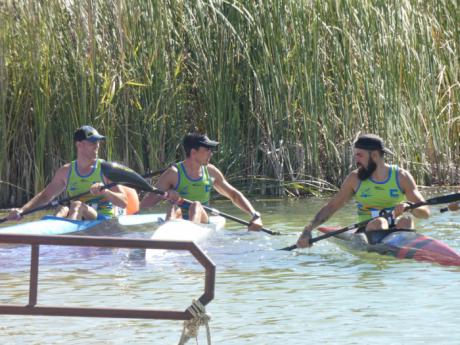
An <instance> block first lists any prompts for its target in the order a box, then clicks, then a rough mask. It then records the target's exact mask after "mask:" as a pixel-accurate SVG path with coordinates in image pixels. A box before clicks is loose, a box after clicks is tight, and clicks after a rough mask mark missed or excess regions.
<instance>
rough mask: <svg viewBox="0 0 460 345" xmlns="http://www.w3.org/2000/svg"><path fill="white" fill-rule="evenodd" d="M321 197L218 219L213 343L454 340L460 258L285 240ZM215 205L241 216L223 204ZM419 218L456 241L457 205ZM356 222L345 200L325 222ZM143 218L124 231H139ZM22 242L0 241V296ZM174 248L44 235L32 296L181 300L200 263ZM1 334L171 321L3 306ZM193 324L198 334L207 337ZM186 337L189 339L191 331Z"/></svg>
mask: <svg viewBox="0 0 460 345" xmlns="http://www.w3.org/2000/svg"><path fill="white" fill-rule="evenodd" d="M323 203H324V200H319V199H309V200H300V201H285V200H284V201H273V200H272V201H270V200H266V201H258V202H256V203H255V204H256V208H257V209H258V210H260V211H261V212H262V214H263V220H264V223H265V226H266V227H267V228H269V229H271V230H278V231H282V232H285V233H287V234H288V235H286V236H278V237H274V236H269V235H266V234H263V233H247V232H246V231H245V230H244V229H243V228H242V226H241V225H238V224H234V223H231V222H230V221H228V223H227V227H226V229H225V230H224V231H222V232H220V233H218V234H216V235H215V236H214V237H212V238H211V239H210V240H209V241H208V242H206V243H205V244H204V245H203V247H204V249H205V251H206V252H207V254H208V255H209V256H210V257H211V258H212V260H213V261H214V262H215V264H216V265H217V281H216V293H215V299H214V300H213V301H212V302H211V303H210V304H209V305H208V307H207V311H208V312H209V313H210V314H211V316H212V319H211V322H210V326H211V333H212V340H213V344H226V345H227V344H229V345H231V344H234V345H240V344H252V345H253V344H256V345H259V344H310V343H318V344H350V345H351V344H366V345H367V344H370V343H372V344H389V343H392V344H406V345H407V344H432V343H436V344H458V343H459V339H460V328H459V327H458V326H457V323H458V308H459V306H460V302H459V298H458V291H459V287H460V268H458V267H443V266H439V265H436V264H430V263H420V262H416V261H411V260H397V259H394V258H390V257H383V256H380V255H378V254H368V253H360V254H357V253H351V252H348V251H346V250H344V249H342V248H339V247H337V246H336V245H335V244H334V243H332V242H329V241H328V240H324V241H320V242H318V243H317V244H316V245H315V246H314V247H313V248H311V249H309V250H303V251H297V252H285V251H277V250H275V249H276V248H282V247H285V246H288V245H291V244H293V243H295V241H296V239H297V236H298V234H299V232H300V231H301V229H302V227H303V226H304V225H305V223H306V222H307V221H308V220H310V219H311V217H312V216H313V214H314V213H315V212H316V211H317V210H318V209H319V208H320V206H321V205H322V204H323ZM217 207H218V208H219V209H220V210H221V211H224V212H228V213H231V214H235V215H237V216H241V217H244V216H243V215H242V214H241V213H239V212H238V211H236V210H235V208H234V207H233V206H232V205H229V204H227V203H219V204H217ZM436 210H437V209H436V208H433V214H434V215H433V217H432V218H431V219H430V220H429V221H420V222H419V223H418V227H419V228H423V229H425V231H424V233H426V234H428V235H430V236H432V237H434V238H438V239H442V240H443V241H444V242H446V243H448V244H449V245H450V246H452V247H453V248H455V249H456V250H459V251H460V226H459V225H458V221H459V217H460V213H445V214H442V215H441V214H439V213H437V212H436ZM354 222H356V219H355V218H354V209H353V207H352V206H351V205H350V206H348V207H346V208H344V209H343V210H341V211H340V212H339V213H338V214H337V215H336V216H334V217H333V218H332V219H331V221H330V222H329V224H332V225H342V226H345V225H349V224H351V223H354ZM151 232H152V229H151V228H150V227H136V228H135V230H133V233H132V236H135V237H148V236H149V235H150V233H151ZM28 255H29V254H28V249H27V248H25V247H24V248H6V249H1V250H0V264H1V271H0V303H2V304H6V303H10V304H21V305H25V304H27V299H28V295H27V289H28V266H27V265H28ZM192 261H193V259H191V258H188V257H186V256H184V255H169V256H167V259H166V258H164V259H161V258H160V259H159V260H158V262H153V263H146V262H144V261H142V260H141V259H139V258H137V259H136V258H133V256H130V255H129V253H128V252H127V251H122V250H118V251H113V250H107V249H103V250H102V249H89V248H82V249H76V248H61V249H59V250H56V249H55V248H50V247H47V248H46V247H45V248H44V249H43V254H42V256H41V262H42V265H41V266H40V284H39V302H40V304H41V305H65V306H85V307H90V306H93V307H96V306H97V307H120V308H121V307H124V308H130V307H139V308H154V309H174V310H183V309H185V308H186V307H187V306H188V305H190V303H191V301H192V299H193V298H196V297H199V296H200V295H201V293H202V289H203V273H202V269H201V268H200V267H199V266H198V265H196V264H194V263H192ZM1 319H2V322H0V342H1V343H2V344H26V343H27V344H176V343H177V342H178V340H179V337H180V332H181V330H182V322H180V321H156V320H133V319H131V320H128V319H98V318H92V319H91V318H88V319H86V318H58V317H25V316H2V317H1ZM205 343H206V341H205V333H204V330H203V329H202V330H201V331H200V336H199V344H205ZM189 344H196V341H195V340H191V341H190V342H189Z"/></svg>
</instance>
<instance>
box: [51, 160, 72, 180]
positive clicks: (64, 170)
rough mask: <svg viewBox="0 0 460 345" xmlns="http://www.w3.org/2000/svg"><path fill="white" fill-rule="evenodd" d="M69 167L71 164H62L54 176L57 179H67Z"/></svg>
mask: <svg viewBox="0 0 460 345" xmlns="http://www.w3.org/2000/svg"><path fill="white" fill-rule="evenodd" d="M70 167H71V163H67V164H64V165H63V166H61V167H60V168H59V169H58V170H57V171H56V173H55V174H54V176H55V177H58V178H63V179H67V176H69V173H70Z"/></svg>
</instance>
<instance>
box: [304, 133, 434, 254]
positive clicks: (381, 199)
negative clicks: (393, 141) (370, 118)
mask: <svg viewBox="0 0 460 345" xmlns="http://www.w3.org/2000/svg"><path fill="white" fill-rule="evenodd" d="M353 154H354V159H355V162H356V165H357V169H356V170H354V171H352V172H351V173H350V174H349V175H348V176H347V177H346V179H345V181H344V182H343V184H342V186H341V188H340V191H339V192H338V193H337V194H336V195H335V196H334V197H333V198H332V199H331V200H329V202H328V203H327V204H326V205H324V206H323V207H322V208H321V210H320V211H319V212H318V213H317V214H316V216H315V217H314V219H313V220H312V221H311V222H310V223H309V224H308V225H306V226H305V228H304V230H303V232H302V234H301V235H300V237H299V239H298V241H297V246H298V247H299V248H304V247H309V246H310V243H309V240H310V239H311V232H312V230H313V229H315V228H316V227H318V226H319V225H321V224H322V223H324V222H325V221H327V220H328V219H329V218H330V217H331V216H332V215H333V214H334V213H335V212H336V211H337V210H339V209H340V208H341V207H342V206H343V205H345V203H346V202H348V201H349V200H351V199H352V198H353V197H354V198H355V201H356V206H357V211H358V218H359V221H360V222H361V221H365V220H369V219H372V220H371V221H370V222H369V223H368V224H367V226H366V228H365V229H361V230H362V231H361V235H360V239H361V241H365V242H367V241H368V240H369V239H371V238H372V237H371V236H368V234H369V233H370V232H371V231H374V230H386V229H389V227H391V226H395V227H396V228H398V229H412V228H413V227H414V224H413V219H412V217H411V216H410V215H403V213H404V209H405V208H406V207H407V206H409V203H417V202H422V201H425V200H424V198H423V196H422V195H421V193H420V191H419V190H418V189H417V185H416V184H415V181H414V178H413V177H412V175H411V174H410V173H409V172H408V171H407V170H404V169H401V168H399V167H398V166H396V165H390V164H387V163H386V162H385V155H393V153H392V152H391V151H390V150H389V149H388V148H386V147H385V145H384V142H383V140H382V138H380V137H379V136H377V135H374V134H365V135H361V136H360V137H358V139H357V140H356V141H355V143H354V148H353ZM382 210H384V211H386V212H388V213H391V214H392V217H391V219H388V218H386V217H380V212H381V211H382ZM411 213H412V214H413V215H414V216H415V217H417V218H428V217H429V215H430V211H429V208H428V207H427V206H423V207H418V208H416V209H413V210H412V211H411ZM389 223H394V224H389ZM364 230H365V232H364ZM358 238H359V237H358ZM371 242H372V240H371Z"/></svg>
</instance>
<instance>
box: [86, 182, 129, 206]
mask: <svg viewBox="0 0 460 345" xmlns="http://www.w3.org/2000/svg"><path fill="white" fill-rule="evenodd" d="M106 182H107V183H111V181H109V180H107V181H106ZM101 187H103V184H102V183H94V184H93V185H92V186H91V188H90V190H89V191H90V193H91V194H93V195H104V197H106V198H107V200H109V201H110V202H111V203H112V204H114V205H115V206H118V207H121V208H126V206H128V198H127V197H126V194H125V193H124V192H123V189H122V187H121V186H119V185H115V186H113V187H112V188H110V189H101Z"/></svg>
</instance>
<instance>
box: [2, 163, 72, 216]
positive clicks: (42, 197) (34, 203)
mask: <svg viewBox="0 0 460 345" xmlns="http://www.w3.org/2000/svg"><path fill="white" fill-rule="evenodd" d="M68 171H69V164H66V165H64V166H62V167H61V168H59V169H58V171H56V174H55V175H54V177H53V179H52V180H51V182H50V183H49V184H48V185H47V186H46V187H45V189H43V190H42V191H41V192H39V193H38V194H37V195H35V196H34V197H33V198H32V199H30V200H29V201H28V202H27V203H26V204H25V205H24V206H22V207H21V208H19V209H14V210H12V211H11V212H10V214H9V215H8V219H9V220H14V219H16V220H18V219H20V218H21V213H23V212H26V211H29V210H31V209H33V208H35V207H39V206H43V205H45V204H47V203H49V202H50V201H51V200H53V199H55V198H56V197H57V196H58V195H59V194H61V193H62V192H63V191H64V189H65V187H66V181H67V174H68Z"/></svg>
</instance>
